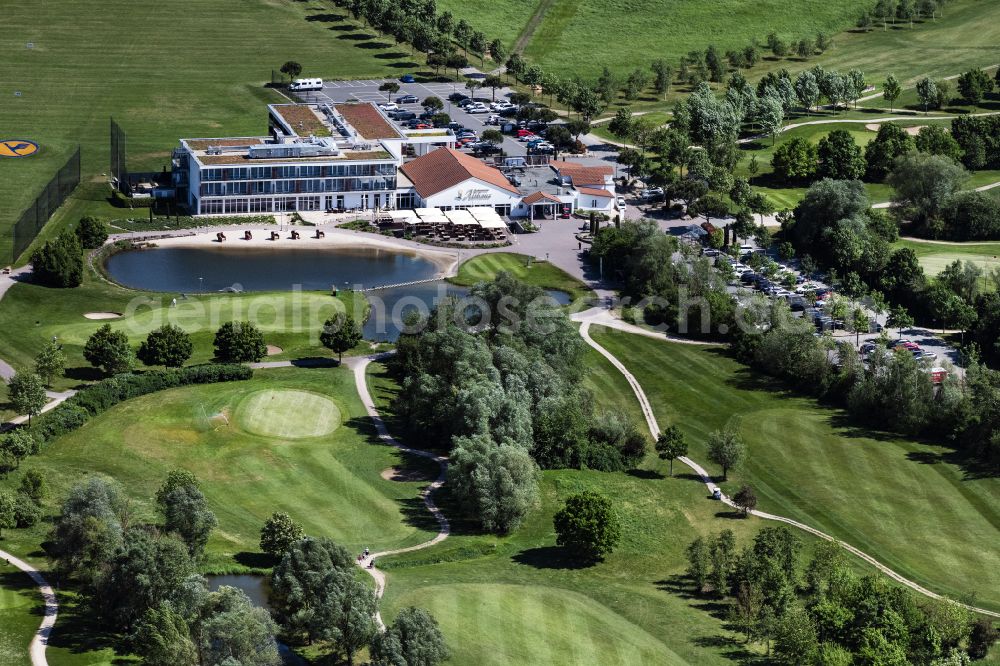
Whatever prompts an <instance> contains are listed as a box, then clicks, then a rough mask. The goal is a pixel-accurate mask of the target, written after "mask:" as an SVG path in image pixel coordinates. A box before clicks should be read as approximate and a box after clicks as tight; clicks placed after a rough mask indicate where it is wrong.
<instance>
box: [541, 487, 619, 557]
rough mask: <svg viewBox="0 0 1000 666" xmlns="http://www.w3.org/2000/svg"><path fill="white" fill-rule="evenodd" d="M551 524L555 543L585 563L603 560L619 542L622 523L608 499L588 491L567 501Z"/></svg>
mask: <svg viewBox="0 0 1000 666" xmlns="http://www.w3.org/2000/svg"><path fill="white" fill-rule="evenodd" d="M553 524H554V526H555V530H556V535H557V537H556V543H557V544H558V545H560V546H562V547H563V548H566V549H567V550H568V551H569V552H570V555H571V556H572V557H573V558H577V559H580V560H583V561H585V562H597V561H600V560H602V559H604V556H605V555H609V554H610V553H611V552H612V551H613V550H614V548H615V546H616V545H618V541H619V540H620V539H621V524H620V522H619V520H618V516H617V515H616V514H615V511H614V507H612V505H611V500H609V499H608V498H606V497H604V496H603V495H600V494H598V493H596V492H593V491H589V490H588V491H584V492H582V493H580V494H578V495H573V496H571V497H569V498H567V500H566V504H565V506H564V507H563V508H562V509H561V510H560V511H559V512H558V513H556V515H555V517H554V518H553Z"/></svg>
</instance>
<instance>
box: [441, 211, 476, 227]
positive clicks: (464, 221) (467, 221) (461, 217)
mask: <svg viewBox="0 0 1000 666" xmlns="http://www.w3.org/2000/svg"><path fill="white" fill-rule="evenodd" d="M444 215H445V217H447V218H448V221H449V222H451V223H452V224H455V225H460V226H465V225H474V226H477V227H478V226H479V222H477V221H476V218H474V217H472V215H471V214H470V213H469V211H467V210H449V211H447V212H445V214H444Z"/></svg>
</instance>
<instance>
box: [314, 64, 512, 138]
mask: <svg viewBox="0 0 1000 666" xmlns="http://www.w3.org/2000/svg"><path fill="white" fill-rule="evenodd" d="M387 81H395V82H396V83H397V84H398V85H399V91H398V92H396V93H393V94H392V95H390V94H389V93H387V92H383V91H380V90H379V86H381V85H382V84H383V83H386V82H387ZM455 92H459V93H462V94H463V95H468V94H469V90H468V89H467V88H466V87H465V86H464V85H463V84H461V83H403V82H401V81H399V80H398V79H381V80H362V81H324V82H323V90H322V91H313V92H300V93H296V95H297V96H298V97H299V99H301V100H302V101H303V102H311V103H318V104H324V103H330V104H332V103H338V104H339V103H343V102H349V101H352V100H356V101H359V102H375V103H376V104H382V103H385V102H389V101H395V100H396V99H397V98H398V97H402V96H403V95H414V96H416V98H417V100H418V101H417V103H415V104H400V105H399V106H400V108H402V109H406V110H408V111H413V112H414V113H416V114H418V115H419V114H420V113H421V112H423V110H424V109H423V107H422V106H420V102H422V101H423V100H425V99H426V98H428V97H430V96H432V95H433V96H435V97H439V98H440V99H441V101H442V102H444V112H445V113H447V114H448V115H449V116H451V119H452V120H453V121H454V122H457V123H461V124H462V125H464V126H466V127H468V128H469V129H471V130H473V131H475V132H476V134H477V135H478V134H482V132H483V130H484V129H486V123H485V120H486V118H487V117H488V116H489V115H490V114H485V113H484V114H472V113H466V112H465V111H464V110H463V109H462V108H461V107H459V106H458V105H457V104H453V103H452V102H450V101H449V100H448V96H449V95H451V94H452V93H455ZM510 92H511V91H510V88H497V91H496V99H497V100H498V101H499V100H502V99H505V98H506V95H508V94H509V93H510ZM475 97H476V98H477V99H478V98H481V99H487V100H490V101H492V100H493V90H492V89H491V88H480V89H478V90H476V94H475ZM501 147H502V148H503V150H504V152H506V153H507V154H508V155H525V154H527V152H528V151H527V148H526V147H525V145H524V144H523V143H521V142H519V141H517V140H516V139H514V138H511V137H509V136H505V137H504V142H503V145H502V146H501Z"/></svg>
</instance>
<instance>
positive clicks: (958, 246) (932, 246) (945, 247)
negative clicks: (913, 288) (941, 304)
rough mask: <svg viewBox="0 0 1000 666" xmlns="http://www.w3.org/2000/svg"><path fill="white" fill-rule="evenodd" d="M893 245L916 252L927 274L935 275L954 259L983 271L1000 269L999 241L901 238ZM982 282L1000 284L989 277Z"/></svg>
mask: <svg viewBox="0 0 1000 666" xmlns="http://www.w3.org/2000/svg"><path fill="white" fill-rule="evenodd" d="M895 247H907V248H910V249H911V250H913V251H914V252H916V254H917V259H919V260H920V265H921V266H923V268H924V271H926V272H927V274H928V275H937V274H938V273H940V272H941V271H943V270H944V269H945V267H946V266H948V264H951V263H953V262H955V261H962V262H965V261H971V262H972V263H974V264H976V265H977V266H979V267H980V268H982V269H983V272H984V273H989V272H990V271H993V270H997V269H1000V243H989V242H985V243H976V242H969V243H948V242H934V241H918V240H909V239H901V240H899V241H898V242H897V243H896V244H895ZM984 284H985V285H986V286H987V287H988V288H991V289H997V288H1000V285H996V284H993V283H992V281H991V280H990V279H989V278H986V279H985V280H984Z"/></svg>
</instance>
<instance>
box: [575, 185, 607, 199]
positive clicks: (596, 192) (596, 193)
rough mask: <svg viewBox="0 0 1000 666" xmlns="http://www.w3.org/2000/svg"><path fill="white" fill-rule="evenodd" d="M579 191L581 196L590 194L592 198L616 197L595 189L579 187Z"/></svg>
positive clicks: (605, 191)
mask: <svg viewBox="0 0 1000 666" xmlns="http://www.w3.org/2000/svg"><path fill="white" fill-rule="evenodd" d="M576 189H577V191H578V192H579V193H580V194H588V195H590V196H592V197H613V196H614V195H613V194H611V192H608V191H607V190H599V189H596V188H594V187H577V188H576Z"/></svg>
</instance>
